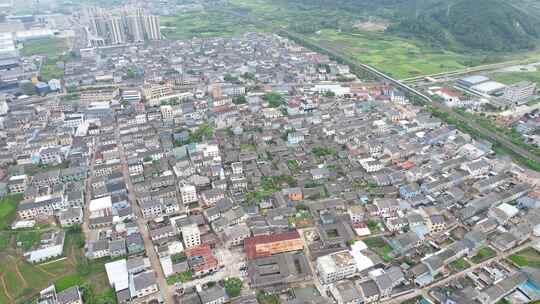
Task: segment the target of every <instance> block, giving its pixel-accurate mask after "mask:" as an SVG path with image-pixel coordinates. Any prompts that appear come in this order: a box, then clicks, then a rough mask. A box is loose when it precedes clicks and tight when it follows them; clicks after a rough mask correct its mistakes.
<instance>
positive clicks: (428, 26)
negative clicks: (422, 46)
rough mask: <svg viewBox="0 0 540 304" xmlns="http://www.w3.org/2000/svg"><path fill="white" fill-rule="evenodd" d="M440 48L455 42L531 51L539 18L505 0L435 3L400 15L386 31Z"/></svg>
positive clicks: (468, 0) (491, 49)
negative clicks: (408, 13) (428, 42)
mask: <svg viewBox="0 0 540 304" xmlns="http://www.w3.org/2000/svg"><path fill="white" fill-rule="evenodd" d="M388 30H389V31H390V32H395V33H400V34H404V35H412V36H416V37H419V38H423V39H427V40H428V41H430V42H433V43H439V44H441V45H447V44H451V43H452V42H457V43H459V44H462V45H463V46H465V47H469V48H474V49H482V50H489V51H512V50H518V49H527V48H533V47H534V46H535V45H536V43H537V39H538V38H539V37H540V18H539V17H538V16H535V15H534V14H533V13H529V12H527V11H525V10H524V9H522V8H519V7H515V6H513V5H512V4H510V3H509V2H508V1H507V0H474V1H471V0H453V1H434V3H432V4H431V5H426V6H424V7H423V10H422V11H421V12H419V13H418V14H417V15H416V16H402V17H401V20H400V21H399V22H397V23H395V24H394V25H393V26H391V27H390V28H389V29H388Z"/></svg>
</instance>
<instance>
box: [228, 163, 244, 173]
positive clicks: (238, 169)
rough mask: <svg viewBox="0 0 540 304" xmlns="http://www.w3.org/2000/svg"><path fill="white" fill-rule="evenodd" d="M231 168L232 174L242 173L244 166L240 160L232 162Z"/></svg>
mask: <svg viewBox="0 0 540 304" xmlns="http://www.w3.org/2000/svg"><path fill="white" fill-rule="evenodd" d="M231 169H232V173H233V175H242V173H244V168H243V166H242V163H241V162H236V163H232V164H231Z"/></svg>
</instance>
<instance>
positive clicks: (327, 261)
mask: <svg viewBox="0 0 540 304" xmlns="http://www.w3.org/2000/svg"><path fill="white" fill-rule="evenodd" d="M356 269H357V268H356V262H355V261H354V257H353V256H352V255H351V253H350V252H349V251H347V250H344V251H339V252H335V253H331V254H328V255H324V256H321V257H319V258H317V272H318V273H319V277H320V279H321V282H322V283H323V284H331V283H334V282H337V281H340V280H343V279H345V278H349V277H351V276H353V275H354V274H355V273H356Z"/></svg>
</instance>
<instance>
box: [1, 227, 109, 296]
mask: <svg viewBox="0 0 540 304" xmlns="http://www.w3.org/2000/svg"><path fill="white" fill-rule="evenodd" d="M11 233H12V235H13V237H14V238H16V239H19V238H22V239H24V240H26V241H27V242H35V241H36V235H37V234H29V232H26V233H21V232H11ZM21 235H22V236H21ZM38 240H39V239H38ZM82 244H84V237H83V236H82V234H81V233H74V232H71V233H68V234H67V236H66V241H65V246H64V254H65V258H62V259H59V260H56V261H53V262H49V263H44V264H37V265H35V264H30V263H28V262H26V261H24V259H23V258H22V251H21V250H20V249H17V248H13V247H10V246H9V243H8V245H7V246H6V247H5V248H4V250H2V251H1V252H0V259H1V260H2V261H6V263H0V303H15V302H18V301H24V300H28V299H30V298H31V297H33V296H35V295H36V293H38V292H39V291H40V290H42V289H44V288H46V287H47V286H50V285H51V284H54V285H55V286H56V288H57V290H58V291H61V290H65V289H67V288H69V287H72V286H75V285H79V286H83V287H84V288H86V289H87V290H89V294H90V295H91V297H92V298H93V299H98V298H103V297H104V299H107V298H110V290H109V289H110V288H109V286H108V283H107V282H108V280H107V275H106V273H105V267H104V263H106V262H107V261H108V260H103V261H88V260H86V258H85V257H84V255H83V252H82V248H81V245H82ZM113 296H114V293H113ZM91 303H112V302H106V301H102V302H96V301H91Z"/></svg>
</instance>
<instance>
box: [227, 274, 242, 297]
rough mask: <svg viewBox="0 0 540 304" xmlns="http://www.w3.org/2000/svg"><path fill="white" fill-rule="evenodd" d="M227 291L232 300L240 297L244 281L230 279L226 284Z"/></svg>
mask: <svg viewBox="0 0 540 304" xmlns="http://www.w3.org/2000/svg"><path fill="white" fill-rule="evenodd" d="M224 285H225V291H226V292H227V294H228V295H229V297H231V298H235V297H238V296H239V295H240V292H241V291H242V286H243V283H242V280H240V279H239V278H228V279H226V280H225V282H224Z"/></svg>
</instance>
